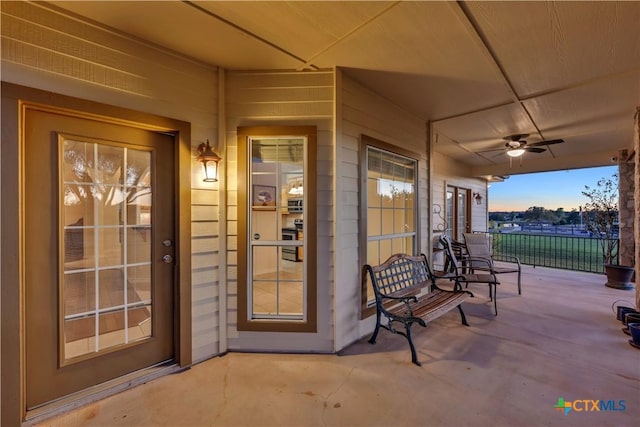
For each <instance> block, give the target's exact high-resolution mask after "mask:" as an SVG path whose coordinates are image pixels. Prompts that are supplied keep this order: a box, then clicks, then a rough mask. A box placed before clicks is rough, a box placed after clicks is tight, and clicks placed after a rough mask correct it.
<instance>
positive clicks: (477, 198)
mask: <svg viewBox="0 0 640 427" xmlns="http://www.w3.org/2000/svg"><path fill="white" fill-rule="evenodd" d="M473 198H474V199H475V201H476V205H481V204H482V196H481V195H480V193H473Z"/></svg>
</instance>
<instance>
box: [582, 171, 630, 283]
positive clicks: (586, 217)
mask: <svg viewBox="0 0 640 427" xmlns="http://www.w3.org/2000/svg"><path fill="white" fill-rule="evenodd" d="M582 194H583V195H584V196H585V197H586V198H587V199H588V202H587V203H586V204H585V205H584V207H583V206H580V211H581V212H582V219H583V221H584V224H585V228H586V229H587V231H588V232H589V234H590V235H591V237H592V238H595V239H598V243H599V244H600V248H601V249H602V261H603V264H604V269H605V273H606V274H607V283H606V286H608V287H611V288H616V289H633V284H631V282H630V280H631V277H632V276H633V271H634V269H633V267H630V266H624V265H618V249H619V241H618V231H619V230H618V175H617V174H614V175H612V176H611V177H610V178H601V179H600V180H598V182H597V183H596V187H595V188H591V187H589V186H588V185H585V190H584V191H583V192H582Z"/></svg>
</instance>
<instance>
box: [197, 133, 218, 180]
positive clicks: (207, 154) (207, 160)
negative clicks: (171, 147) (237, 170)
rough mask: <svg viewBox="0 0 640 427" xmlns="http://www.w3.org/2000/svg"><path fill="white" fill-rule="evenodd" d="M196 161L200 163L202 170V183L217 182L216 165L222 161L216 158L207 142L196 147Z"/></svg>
mask: <svg viewBox="0 0 640 427" xmlns="http://www.w3.org/2000/svg"><path fill="white" fill-rule="evenodd" d="M196 160H197V161H199V162H202V167H203V168H204V179H203V181H204V182H217V181H218V163H219V162H220V160H222V157H220V156H218V155H217V154H216V153H215V151H213V150H212V149H211V145H209V140H208V139H207V142H206V143H204V142H203V143H202V144H200V145H198V155H197V156H196Z"/></svg>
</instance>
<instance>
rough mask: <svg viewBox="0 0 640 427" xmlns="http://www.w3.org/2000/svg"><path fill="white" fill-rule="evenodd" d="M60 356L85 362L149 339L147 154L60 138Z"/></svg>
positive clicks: (149, 281) (113, 146)
mask: <svg viewBox="0 0 640 427" xmlns="http://www.w3.org/2000/svg"><path fill="white" fill-rule="evenodd" d="M61 150H62V156H61V157H62V159H63V160H62V165H61V168H60V173H61V177H60V179H61V184H62V188H63V196H62V200H61V209H60V211H61V235H63V236H64V240H63V243H62V248H61V255H62V256H61V257H60V259H61V261H62V266H61V269H60V270H61V271H62V276H63V277H62V280H61V284H62V285H61V289H60V295H61V323H62V325H63V328H62V329H63V331H64V332H63V337H62V349H61V354H62V355H63V360H64V361H65V362H68V361H70V360H71V359H74V358H80V359H79V360H84V359H86V358H87V357H89V356H90V355H96V354H99V353H101V352H103V351H105V350H110V349H112V348H114V347H120V346H123V345H128V344H131V343H134V342H137V341H140V340H143V339H145V338H148V337H150V336H151V334H152V330H151V312H152V295H151V285H150V284H151V239H150V235H151V234H150V233H151V225H152V224H151V208H152V195H153V194H152V187H151V151H146V150H137V149H132V148H128V147H124V146H118V145H108V144H99V143H94V142H84V141H78V140H73V139H68V138H64V139H63V140H62V144H61Z"/></svg>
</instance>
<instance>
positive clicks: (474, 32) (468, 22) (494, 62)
mask: <svg viewBox="0 0 640 427" xmlns="http://www.w3.org/2000/svg"><path fill="white" fill-rule="evenodd" d="M447 4H448V5H449V6H450V8H451V10H452V11H453V13H454V14H455V16H456V17H457V18H458V21H460V23H461V24H462V26H463V27H464V28H465V30H466V31H467V34H469V36H470V37H471V39H472V41H473V42H474V43H475V44H476V45H477V46H478V48H479V49H480V52H481V53H482V54H483V55H484V56H485V57H486V58H487V59H488V60H489V63H490V64H491V66H492V67H493V69H494V71H495V73H496V75H497V76H498V77H499V78H500V80H501V82H502V84H503V85H504V87H505V89H506V90H507V92H508V93H509V96H510V97H511V100H512V101H513V103H514V104H516V105H517V106H518V107H519V108H520V109H521V110H522V112H523V114H524V115H525V117H527V119H528V121H529V123H530V124H531V126H532V127H533V128H534V129H535V130H536V133H537V134H538V135H539V136H540V138H541V139H545V138H544V135H542V132H541V131H540V129H539V128H538V125H537V124H536V122H535V121H534V120H533V117H531V114H530V113H529V110H527V108H526V107H525V106H524V104H523V103H522V100H521V99H520V97H519V96H518V94H517V93H516V91H515V89H514V87H513V84H512V83H511V81H510V80H509V77H508V76H507V73H506V72H505V71H504V69H503V68H502V65H501V64H500V61H499V60H498V57H497V55H496V54H495V52H494V51H493V49H492V48H491V46H490V44H489V42H488V41H487V39H486V38H485V37H484V35H483V33H482V31H481V30H480V27H479V25H478V24H477V22H476V21H475V19H474V18H473V15H472V14H471V12H470V11H469V9H468V8H467V6H466V5H465V3H464V2H462V1H456V2H447ZM435 121H436V120H434V122H435Z"/></svg>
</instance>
